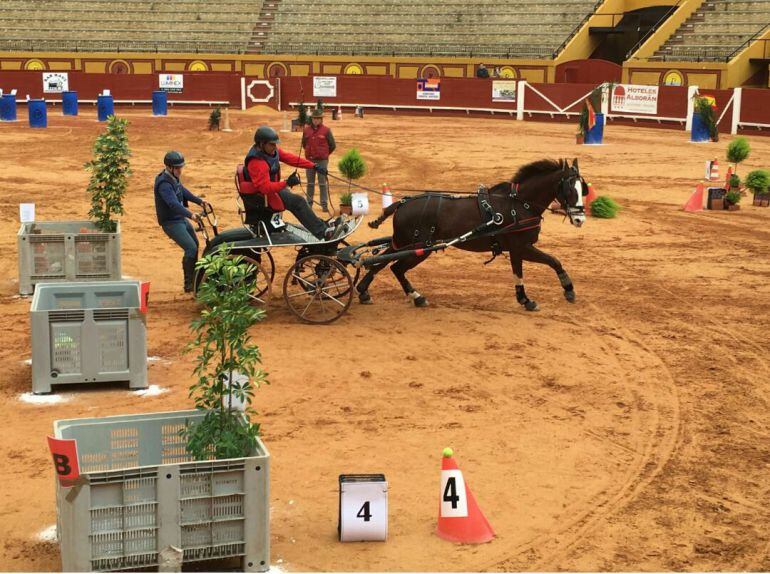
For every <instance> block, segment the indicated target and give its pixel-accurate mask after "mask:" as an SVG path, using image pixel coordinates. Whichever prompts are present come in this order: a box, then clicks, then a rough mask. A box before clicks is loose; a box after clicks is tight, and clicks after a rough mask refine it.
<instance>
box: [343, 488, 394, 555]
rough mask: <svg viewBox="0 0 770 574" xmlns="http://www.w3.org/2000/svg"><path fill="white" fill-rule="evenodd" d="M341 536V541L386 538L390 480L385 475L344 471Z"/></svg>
mask: <svg viewBox="0 0 770 574" xmlns="http://www.w3.org/2000/svg"><path fill="white" fill-rule="evenodd" d="M338 530H339V535H340V541H341V542H359V541H364V540H386V539H387V537H388V483H387V481H386V480H385V475H384V474H341V475H340V515H339V526H338Z"/></svg>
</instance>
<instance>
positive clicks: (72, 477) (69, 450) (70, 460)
mask: <svg viewBox="0 0 770 574" xmlns="http://www.w3.org/2000/svg"><path fill="white" fill-rule="evenodd" d="M48 448H49V449H50V450H51V454H52V455H53V465H54V468H55V469H56V477H57V478H58V479H59V483H60V484H61V485H62V486H73V485H74V484H75V481H76V480H77V478H78V477H79V476H80V467H79V465H78V445H77V441H76V440H75V439H58V438H54V437H52V436H49V437H48Z"/></svg>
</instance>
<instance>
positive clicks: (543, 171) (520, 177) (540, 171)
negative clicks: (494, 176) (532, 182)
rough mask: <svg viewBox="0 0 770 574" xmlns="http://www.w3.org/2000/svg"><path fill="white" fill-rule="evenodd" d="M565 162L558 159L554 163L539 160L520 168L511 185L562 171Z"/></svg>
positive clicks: (552, 160)
mask: <svg viewBox="0 0 770 574" xmlns="http://www.w3.org/2000/svg"><path fill="white" fill-rule="evenodd" d="M564 165H565V161H564V160H563V159H560V160H559V161H556V160H554V159H541V160H538V161H533V162H532V163H528V164H527V165H524V166H521V167H520V168H519V171H517V172H516V175H514V176H513V179H512V180H511V183H522V182H523V181H525V180H527V179H529V178H531V177H536V176H538V175H547V174H549V173H553V172H555V171H562V170H563V169H564Z"/></svg>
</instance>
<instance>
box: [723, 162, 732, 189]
mask: <svg viewBox="0 0 770 574" xmlns="http://www.w3.org/2000/svg"><path fill="white" fill-rule="evenodd" d="M732 176H733V167H732V166H729V167H728V168H727V177H726V178H725V189H730V178H731V177H732Z"/></svg>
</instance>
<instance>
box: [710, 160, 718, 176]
mask: <svg viewBox="0 0 770 574" xmlns="http://www.w3.org/2000/svg"><path fill="white" fill-rule="evenodd" d="M709 179H711V181H719V162H718V161H717V160H714V161H712V162H711V177H710V178H709Z"/></svg>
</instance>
